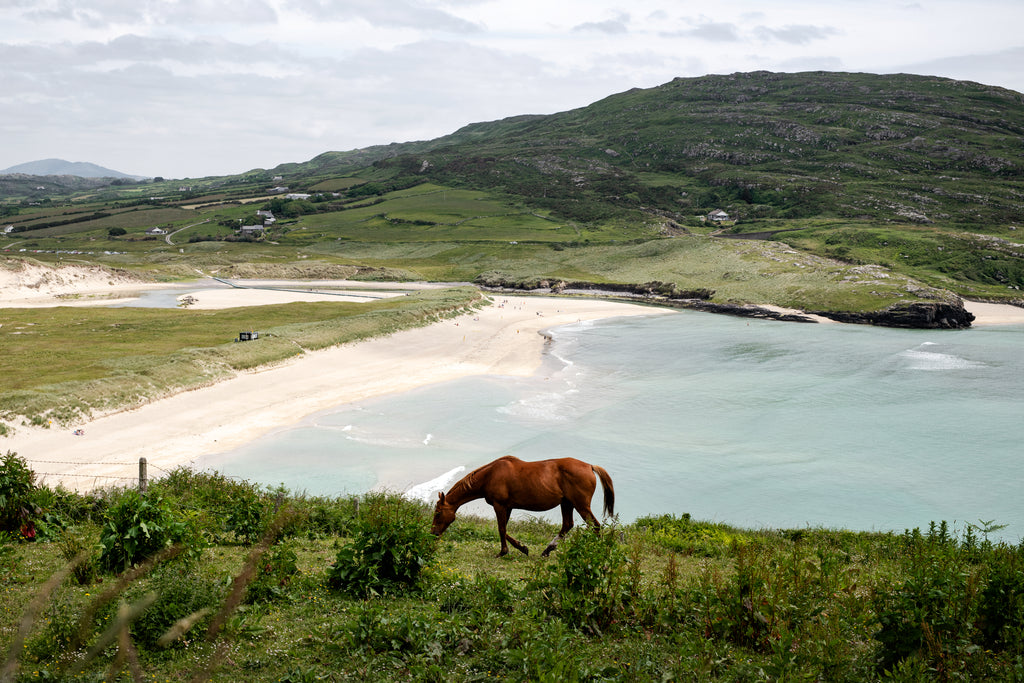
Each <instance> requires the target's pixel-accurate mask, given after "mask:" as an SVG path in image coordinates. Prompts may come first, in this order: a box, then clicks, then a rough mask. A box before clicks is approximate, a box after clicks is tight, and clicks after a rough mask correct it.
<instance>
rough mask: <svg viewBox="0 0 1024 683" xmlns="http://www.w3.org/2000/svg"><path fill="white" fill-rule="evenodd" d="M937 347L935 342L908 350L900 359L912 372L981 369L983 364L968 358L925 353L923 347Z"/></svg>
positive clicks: (902, 353) (935, 352) (930, 352)
mask: <svg viewBox="0 0 1024 683" xmlns="http://www.w3.org/2000/svg"><path fill="white" fill-rule="evenodd" d="M927 346H936V344H935V343H934V342H925V343H924V344H921V346H919V347H917V348H916V349H907V350H906V351H903V352H901V353H900V354H899V357H900V358H901V359H903V360H904V361H906V362H907V368H908V369H910V370H926V371H943V370H964V369H968V368H976V367H980V366H981V365H982V364H981V363H977V362H975V361H972V360H968V359H966V358H961V357H960V356H956V355H953V354H950V353H939V352H938V351H924V350H922V347H927Z"/></svg>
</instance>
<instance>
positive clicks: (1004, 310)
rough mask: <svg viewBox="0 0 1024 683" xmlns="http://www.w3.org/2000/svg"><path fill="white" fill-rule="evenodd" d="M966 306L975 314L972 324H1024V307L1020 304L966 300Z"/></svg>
mask: <svg viewBox="0 0 1024 683" xmlns="http://www.w3.org/2000/svg"><path fill="white" fill-rule="evenodd" d="M964 308H966V309H967V310H968V311H969V312H970V313H973V314H974V322H973V323H971V324H972V325H1024V308H1021V307H1019V306H1010V305H1009V304H984V303H980V302H977V301H965V302H964Z"/></svg>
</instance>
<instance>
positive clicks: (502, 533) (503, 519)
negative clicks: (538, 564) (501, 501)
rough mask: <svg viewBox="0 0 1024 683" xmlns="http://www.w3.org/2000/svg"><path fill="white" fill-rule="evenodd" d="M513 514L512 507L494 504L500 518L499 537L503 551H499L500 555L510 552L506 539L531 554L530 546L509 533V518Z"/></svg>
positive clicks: (525, 553)
mask: <svg viewBox="0 0 1024 683" xmlns="http://www.w3.org/2000/svg"><path fill="white" fill-rule="evenodd" d="M511 515H512V510H511V508H506V507H505V506H503V505H497V504H496V505H494V516H495V517H497V518H498V537H499V538H500V539H501V551H500V552H499V553H498V557H501V556H502V555H507V554H508V544H507V543H506V541H507V542H508V543H511V544H512V547H513V548H515V549H516V550H518V551H519V552H521V553H523V554H524V555H529V554H530V549H529V548H527V547H526V546H525V545H523V544H522V543H520V542H519V541H517V540H516V539H514V538H512V536H510V535H509V533H508V519H509V517H510V516H511Z"/></svg>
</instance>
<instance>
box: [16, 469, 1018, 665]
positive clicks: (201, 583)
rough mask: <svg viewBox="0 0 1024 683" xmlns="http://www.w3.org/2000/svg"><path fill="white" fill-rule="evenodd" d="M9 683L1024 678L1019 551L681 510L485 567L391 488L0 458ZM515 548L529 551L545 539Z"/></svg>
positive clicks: (936, 533) (544, 529) (948, 536)
mask: <svg viewBox="0 0 1024 683" xmlns="http://www.w3.org/2000/svg"><path fill="white" fill-rule="evenodd" d="M0 525H2V528H3V530H4V534H5V535H4V537H3V544H2V545H0V564H2V565H3V571H2V573H0V587H2V592H0V656H3V657H4V660H5V661H4V664H3V669H2V671H0V680H3V681H37V680H51V681H57V680H60V681H98V680H125V681H142V680H195V681H204V680H224V681H229V680H232V681H233V680H241V679H244V680H254V681H317V680H323V681H345V680H380V681H394V680H417V681H418V680H426V681H442V680H443V681H480V680H508V681H521V680H539V681H556V680H557V681H650V680H663V681H667V680H722V681H755V680H830V681H862V680H865V681H870V680H915V681H917V680H936V681H947V680H968V679H991V680H1019V679H1020V678H1021V677H1022V676H1024V545H1018V546H1012V545H1007V544H1005V543H996V542H991V541H990V540H989V539H988V537H987V534H988V533H990V532H991V531H993V529H995V528H996V527H995V526H994V525H993V524H992V523H982V524H980V525H979V526H977V527H974V526H967V527H965V528H964V529H962V530H961V531H959V532H955V531H954V530H952V529H950V528H949V527H948V526H947V525H946V524H945V523H941V524H932V525H930V526H929V528H928V529H927V530H926V531H924V532H922V531H920V530H918V529H915V530H913V531H907V532H905V533H903V534H892V533H889V534H879V533H857V532H849V531H838V530H828V529H794V530H777V531H775V530H764V531H750V530H744V529H736V528H732V527H728V526H725V525H720V524H708V523H703V522H698V521H694V520H692V519H690V518H689V516H688V515H682V516H675V515H664V516H661V517H647V518H642V519H640V520H637V521H636V522H635V523H633V524H630V525H618V524H615V523H611V524H608V525H606V526H605V528H604V530H603V531H602V532H601V533H600V534H594V533H592V532H590V531H589V530H586V529H579V530H576V531H574V532H573V533H572V534H571V535H570V537H569V538H568V539H567V540H566V541H565V542H563V544H562V545H561V546H560V547H559V549H558V551H557V552H556V553H555V554H554V555H553V556H552V557H551V558H546V559H545V558H540V557H536V556H535V555H531V556H529V557H526V556H523V555H520V554H518V553H517V554H514V555H511V556H508V557H506V558H504V559H496V558H495V557H494V551H495V547H496V546H495V531H494V528H493V523H492V522H491V521H489V520H482V519H473V518H460V519H459V520H458V521H457V522H456V523H455V524H454V525H453V526H452V527H451V528H450V529H449V530H448V533H447V534H446V536H445V537H444V539H443V540H440V541H439V540H437V539H435V538H434V537H433V536H431V535H430V534H429V533H428V531H427V529H428V528H429V510H427V509H426V508H425V507H424V506H422V505H419V504H416V503H411V502H409V501H405V500H403V499H402V498H400V497H398V496H394V495H389V494H368V495H366V496H362V497H359V498H355V497H353V498H335V499H327V498H315V497H309V496H304V495H296V494H291V493H289V492H287V491H283V490H261V489H260V488H258V487H256V486H254V485H251V484H249V483H247V482H242V481H233V480H230V479H228V478H225V477H223V476H220V475H218V474H216V473H214V474H201V473H196V472H192V471H189V470H187V469H179V470H175V471H174V472H172V473H170V474H169V475H168V476H167V477H166V478H165V479H163V480H161V481H159V482H156V483H154V484H153V485H152V486H151V488H150V490H149V492H148V493H146V494H144V495H143V494H139V493H137V492H134V491H129V490H107V491H103V492H99V493H95V494H90V495H76V494H72V493H69V492H67V491H63V490H50V489H46V488H41V487H37V486H36V485H35V484H34V482H33V476H32V473H31V472H30V471H29V470H28V468H27V467H26V466H25V463H24V461H22V460H21V459H19V458H18V457H17V456H16V455H15V454H12V453H8V454H7V456H5V457H4V458H3V460H2V464H0ZM515 527H516V528H515V529H514V533H515V534H516V535H517V536H518V537H519V538H520V539H522V540H524V541H525V542H527V543H528V544H530V545H532V546H533V547H540V546H541V545H542V544H544V543H546V542H547V541H548V540H549V539H550V538H551V536H553V535H554V533H555V532H556V528H555V527H554V526H553V525H550V524H547V523H543V522H538V521H521V522H518V523H516V524H515Z"/></svg>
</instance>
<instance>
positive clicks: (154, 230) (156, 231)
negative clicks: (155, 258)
mask: <svg viewBox="0 0 1024 683" xmlns="http://www.w3.org/2000/svg"><path fill="white" fill-rule="evenodd" d="M146 234H147V235H166V234H167V231H166V230H164V229H163V228H150V229H149V230H147V231H146Z"/></svg>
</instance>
